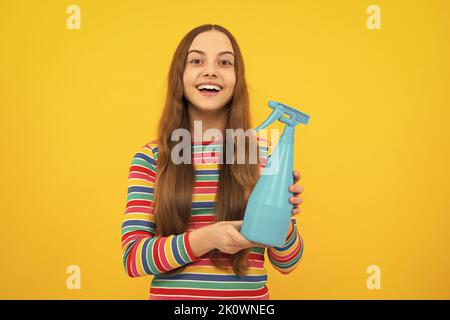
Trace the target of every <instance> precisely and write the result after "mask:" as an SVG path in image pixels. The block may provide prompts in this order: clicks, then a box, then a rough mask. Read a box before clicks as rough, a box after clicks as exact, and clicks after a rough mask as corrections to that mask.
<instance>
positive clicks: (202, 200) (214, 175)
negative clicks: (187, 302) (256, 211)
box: [122, 25, 303, 300]
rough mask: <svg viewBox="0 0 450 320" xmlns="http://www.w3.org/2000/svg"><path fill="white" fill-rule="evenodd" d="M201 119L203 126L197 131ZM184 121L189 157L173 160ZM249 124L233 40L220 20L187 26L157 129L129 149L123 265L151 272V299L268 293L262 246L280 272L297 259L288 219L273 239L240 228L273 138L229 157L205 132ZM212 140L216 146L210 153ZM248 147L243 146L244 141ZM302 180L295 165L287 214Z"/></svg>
mask: <svg viewBox="0 0 450 320" xmlns="http://www.w3.org/2000/svg"><path fill="white" fill-rule="evenodd" d="M202 85H211V86H217V87H208V86H207V87H204V86H202ZM205 88H206V89H207V90H205ZM213 88H216V89H215V90H214V92H213V90H212V89H213ZM216 90H219V91H218V92H215V91H216ZM194 121H195V123H194ZM199 121H201V122H199ZM198 123H201V127H202V130H201V131H200V132H199V131H198V130H194V125H196V124H198ZM180 128H182V129H186V130H189V131H188V132H190V133H191V145H190V147H191V148H192V149H191V151H192V153H191V157H192V160H193V161H192V163H189V162H188V163H180V164H175V163H174V161H173V160H172V159H171V156H173V153H172V150H173V148H174V145H176V144H177V143H179V142H174V141H172V138H171V136H172V133H173V132H174V131H175V130H177V129H180ZM250 128H252V126H251V123H250V115H249V97H248V91H247V85H246V82H245V74H244V64H243V58H242V55H241V52H240V49H239V46H238V44H237V42H236V40H235V39H234V37H233V36H232V34H231V33H230V32H229V31H228V30H226V29H225V28H223V27H221V26H218V25H203V26H200V27H197V28H195V29H193V30H192V31H190V32H189V33H188V34H187V35H186V36H185V37H184V38H183V39H182V40H181V43H180V44H179V45H178V47H177V49H176V52H175V54H174V57H173V60H172V64H171V67H170V71H169V75H168V91H167V96H166V103H165V107H164V111H163V113H162V116H161V118H160V121H159V124H158V133H157V137H156V139H154V140H151V141H150V142H148V143H147V144H145V145H144V146H142V147H141V148H140V149H139V150H138V151H137V153H136V154H135V155H134V158H133V160H132V163H131V168H130V171H129V177H128V197H127V204H126V210H125V215H124V217H123V224H122V249H123V265H124V267H125V270H126V272H127V274H128V275H129V276H130V277H142V276H147V275H154V278H153V280H152V282H151V286H150V299H251V300H255V299H269V290H268V288H267V286H266V282H267V273H266V269H265V268H264V254H265V251H266V249H267V256H268V258H269V261H270V263H271V264H272V266H273V267H274V268H276V269H277V270H279V271H280V272H281V273H283V274H287V273H289V272H291V271H292V270H293V269H295V268H296V266H297V265H298V264H299V262H300V260H301V257H302V252H303V242H302V238H301V236H300V234H299V232H298V229H297V225H296V221H295V219H294V218H292V219H291V225H290V227H289V230H288V232H287V234H286V242H285V244H284V245H283V246H281V247H279V248H278V247H265V246H264V245H260V244H256V243H253V242H251V241H248V240H247V239H245V238H244V237H243V236H242V235H241V234H240V232H239V230H240V226H241V224H242V219H243V215H244V212H245V207H246V203H247V199H248V197H249V195H250V193H251V191H252V189H253V187H254V186H255V184H256V182H257V180H258V177H259V175H260V174H261V172H262V170H263V168H264V166H265V163H267V159H268V157H269V156H270V154H271V152H272V145H271V144H269V142H268V141H267V140H265V139H262V138H260V137H258V136H254V138H255V139H256V143H257V145H258V150H259V151H258V154H259V156H258V163H254V162H253V163H250V161H248V162H245V163H243V164H242V163H237V164H236V163H228V162H227V161H225V157H224V154H225V153H226V148H227V147H226V145H227V144H226V143H223V140H222V139H221V138H220V137H219V139H206V140H205V139H204V136H203V133H204V132H205V131H206V130H208V129H217V130H220V132H222V133H223V137H228V136H226V133H225V131H226V130H225V129H234V130H236V129H242V130H243V131H244V132H245V131H246V130H248V129H250ZM227 139H228V138H227ZM249 139H251V137H250V138H249ZM233 143H234V142H233ZM212 147H213V148H216V149H215V150H219V151H218V152H211V148H212ZM245 148H246V149H245V150H246V152H247V154H248V152H249V144H248V143H246V146H245ZM205 150H206V151H205ZM221 155H222V161H219V160H218V158H220V156H221ZM299 179H300V175H299V173H298V172H297V171H294V184H293V185H291V186H290V187H289V191H290V192H292V193H293V196H292V197H291V198H290V199H289V201H290V202H291V203H292V204H293V205H294V209H293V212H292V214H293V215H295V214H297V213H299V212H300V209H299V208H298V206H299V204H300V203H301V202H302V199H301V198H300V197H299V196H300V194H301V193H302V192H303V188H302V187H301V186H299V185H296V183H297V182H298V181H299Z"/></svg>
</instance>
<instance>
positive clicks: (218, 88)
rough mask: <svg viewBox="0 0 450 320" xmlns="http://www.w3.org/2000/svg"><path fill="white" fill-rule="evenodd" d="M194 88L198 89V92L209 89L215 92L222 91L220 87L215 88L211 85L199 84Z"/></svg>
mask: <svg viewBox="0 0 450 320" xmlns="http://www.w3.org/2000/svg"><path fill="white" fill-rule="evenodd" d="M196 88H197V89H199V90H202V89H210V90H211V89H215V90H217V91H220V90H222V87H219V86H216V85H211V84H200V85H198V86H197V87H196Z"/></svg>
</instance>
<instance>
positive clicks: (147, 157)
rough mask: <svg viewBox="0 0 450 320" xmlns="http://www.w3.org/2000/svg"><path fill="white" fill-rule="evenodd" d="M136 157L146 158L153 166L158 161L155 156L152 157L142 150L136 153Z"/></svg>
mask: <svg viewBox="0 0 450 320" xmlns="http://www.w3.org/2000/svg"><path fill="white" fill-rule="evenodd" d="M134 158H135V159H144V160H145V161H147V162H148V163H150V164H151V165H153V166H155V164H156V162H155V160H154V159H153V158H150V157H149V156H148V155H146V154H145V153H142V152H138V153H136V155H135V156H134Z"/></svg>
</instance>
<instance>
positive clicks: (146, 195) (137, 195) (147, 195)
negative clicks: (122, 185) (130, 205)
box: [127, 193, 153, 201]
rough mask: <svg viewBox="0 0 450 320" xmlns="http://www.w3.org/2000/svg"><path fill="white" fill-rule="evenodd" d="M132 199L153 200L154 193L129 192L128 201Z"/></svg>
mask: <svg viewBox="0 0 450 320" xmlns="http://www.w3.org/2000/svg"><path fill="white" fill-rule="evenodd" d="M130 200H153V194H151V193H129V194H128V197H127V201H130Z"/></svg>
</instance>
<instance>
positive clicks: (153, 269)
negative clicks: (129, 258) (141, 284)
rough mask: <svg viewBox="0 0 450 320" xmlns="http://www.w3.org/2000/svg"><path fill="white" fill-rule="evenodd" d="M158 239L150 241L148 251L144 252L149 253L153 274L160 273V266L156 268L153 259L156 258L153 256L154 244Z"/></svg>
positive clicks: (149, 263)
mask: <svg viewBox="0 0 450 320" xmlns="http://www.w3.org/2000/svg"><path fill="white" fill-rule="evenodd" d="M156 239H157V238H153V239H151V240H150V241H149V243H148V246H147V252H144V254H146V255H147V265H148V267H149V269H150V271H151V272H152V273H153V274H158V273H160V272H159V271H158V268H156V265H155V263H154V262H153V259H154V258H155V257H154V256H153V245H154V244H155V241H156Z"/></svg>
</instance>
